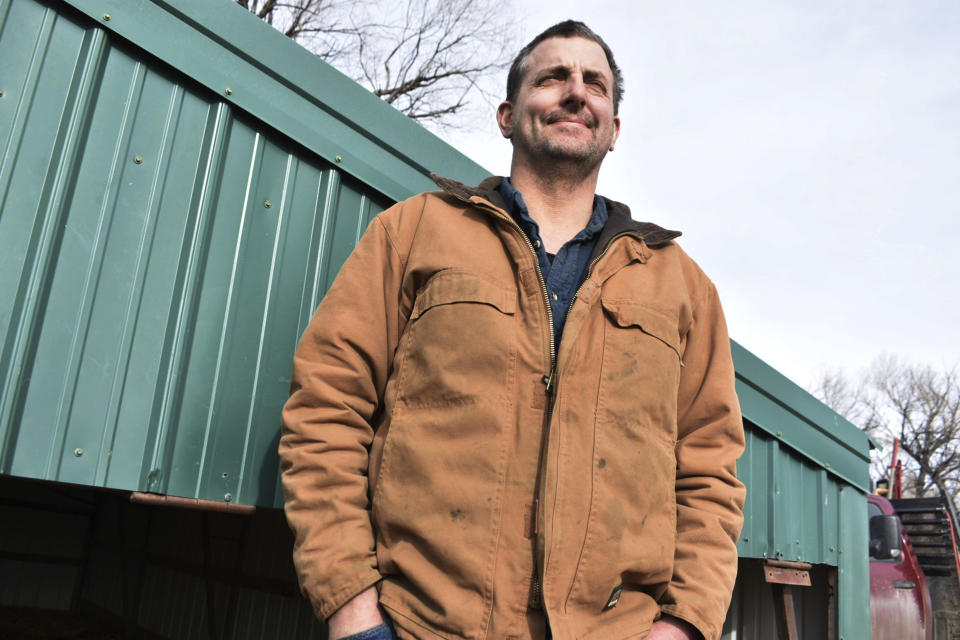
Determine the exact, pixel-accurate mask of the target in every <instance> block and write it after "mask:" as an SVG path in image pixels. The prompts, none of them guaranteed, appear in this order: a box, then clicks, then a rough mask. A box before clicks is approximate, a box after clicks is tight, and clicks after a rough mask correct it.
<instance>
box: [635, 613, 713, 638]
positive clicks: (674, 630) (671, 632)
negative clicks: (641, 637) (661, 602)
mask: <svg viewBox="0 0 960 640" xmlns="http://www.w3.org/2000/svg"><path fill="white" fill-rule="evenodd" d="M702 638H703V636H701V635H700V632H699V631H697V629H696V628H695V627H694V626H693V625H692V624H690V623H689V622H686V621H684V620H681V619H680V618H674V617H673V616H668V615H664V616H663V617H662V618H660V619H659V620H657V621H656V622H654V623H653V628H652V629H650V633H649V635H647V640H702Z"/></svg>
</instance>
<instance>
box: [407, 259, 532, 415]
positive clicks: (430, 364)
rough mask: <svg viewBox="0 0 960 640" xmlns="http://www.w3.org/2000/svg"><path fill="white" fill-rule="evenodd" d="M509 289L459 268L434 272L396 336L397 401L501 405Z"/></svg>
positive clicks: (510, 319)
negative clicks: (403, 330) (403, 326)
mask: <svg viewBox="0 0 960 640" xmlns="http://www.w3.org/2000/svg"><path fill="white" fill-rule="evenodd" d="M516 310H517V291H516V288H515V287H514V286H513V285H512V284H511V285H504V284H499V283H495V282H493V281H490V280H488V279H486V278H484V277H482V276H479V275H477V274H474V273H470V272H467V271H462V270H456V269H447V270H443V271H440V272H438V273H436V274H434V275H433V276H432V277H431V278H430V279H429V280H428V281H427V283H426V284H425V285H424V287H423V288H422V289H421V290H420V292H419V294H418V295H417V298H416V300H415V301H414V305H413V310H412V312H411V314H410V319H409V320H408V321H407V326H406V330H405V332H404V334H403V336H402V338H401V340H400V345H399V353H398V358H397V361H398V362H399V367H398V373H397V375H398V383H397V404H398V406H402V407H407V408H419V407H442V406H449V405H457V404H473V403H478V402H488V403H491V402H492V403H501V404H502V403H506V404H509V403H510V401H511V398H512V395H513V393H512V392H513V382H514V375H515V373H514V370H515V360H516Z"/></svg>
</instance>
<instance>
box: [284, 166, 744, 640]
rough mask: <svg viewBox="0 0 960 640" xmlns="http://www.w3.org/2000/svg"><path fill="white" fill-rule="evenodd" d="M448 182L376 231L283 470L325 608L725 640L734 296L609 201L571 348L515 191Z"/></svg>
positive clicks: (475, 628)
mask: <svg viewBox="0 0 960 640" xmlns="http://www.w3.org/2000/svg"><path fill="white" fill-rule="evenodd" d="M436 179H437V182H438V184H439V185H440V186H441V188H442V191H437V192H430V193H425V194H421V195H418V196H415V197H413V198H410V199H409V200H407V201H405V202H402V203H399V204H397V205H395V206H393V207H391V208H390V209H388V210H387V211H385V212H383V213H382V214H380V215H379V216H377V217H376V218H375V219H374V221H373V222H372V223H371V224H370V227H369V228H368V230H367V232H366V234H365V235H364V237H363V238H362V240H361V241H360V243H359V244H358V246H357V247H356V250H355V251H354V252H353V254H352V255H351V256H350V258H349V259H348V260H347V262H346V263H345V265H344V266H343V268H342V269H341V271H340V273H339V275H338V276H337V278H336V281H335V282H334V284H333V286H332V287H331V289H330V291H329V293H328V294H327V295H326V297H325V298H324V300H323V302H322V303H321V304H320V306H319V308H318V309H317V311H316V314H315V315H314V317H313V319H312V321H311V322H310V325H309V326H308V328H307V330H306V332H305V333H304V335H303V338H302V340H301V342H300V345H299V347H298V349H297V352H296V355H295V357H294V367H293V381H292V393H291V396H290V399H289V401H288V402H287V404H286V406H285V407H284V412H283V435H282V438H281V441H280V456H281V464H282V470H283V486H284V490H285V495H286V513H287V518H288V521H289V523H290V525H291V527H292V528H293V530H294V532H295V536H296V542H295V549H294V561H295V565H296V567H297V571H298V574H299V577H300V582H301V587H302V589H303V591H304V593H305V594H306V595H307V596H308V597H309V598H310V600H311V602H312V603H313V606H314V608H315V611H316V613H317V615H318V616H320V617H322V618H327V617H329V616H330V615H331V614H332V613H333V612H334V611H336V610H337V609H338V608H339V607H340V606H342V605H343V604H344V603H345V602H346V601H348V600H349V599H350V598H352V597H353V596H355V595H357V594H358V593H359V592H361V591H362V590H364V589H365V588H367V587H369V586H371V585H374V584H378V585H379V589H380V602H381V605H382V606H383V607H384V609H385V610H386V612H387V613H388V614H389V615H390V616H391V617H392V619H393V621H394V623H395V625H396V627H397V631H398V634H399V635H400V637H402V638H476V639H481V638H490V639H494V638H496V639H500V638H513V639H521V638H523V639H525V638H531V637H533V636H534V635H535V634H536V633H537V629H536V628H535V625H533V626H532V625H531V623H530V620H531V616H530V615H529V611H530V609H529V608H530V606H531V605H533V606H534V607H542V613H543V614H545V615H546V618H547V619H548V620H549V624H550V627H551V630H552V634H553V637H554V638H556V639H557V640H572V639H574V638H584V639H591V638H596V639H603V640H617V639H625V638H643V637H644V636H645V635H646V634H647V633H648V631H649V629H650V626H651V625H652V623H653V621H654V620H655V619H656V618H657V617H659V616H660V615H661V613H669V614H671V615H674V616H677V617H679V618H683V619H685V620H687V621H689V622H691V623H692V624H693V625H694V626H696V627H697V628H698V629H699V630H700V631H701V632H702V633H703V635H704V637H705V638H706V639H707V640H716V639H717V638H718V637H719V635H720V630H721V625H722V623H723V620H724V616H725V613H726V609H727V606H728V604H729V599H730V594H731V590H732V587H733V582H734V579H735V575H736V566H737V552H736V546H735V540H736V538H737V536H738V534H739V531H740V527H741V524H742V520H743V516H742V506H743V500H744V489H743V485H742V484H741V483H739V482H738V481H737V479H736V464H735V463H736V459H737V458H738V456H739V455H740V453H741V452H742V450H743V426H742V423H741V418H740V413H739V405H738V402H737V397H736V394H735V392H734V372H733V365H732V362H731V358H730V346H729V341H728V338H727V332H726V326H725V323H724V319H723V314H722V311H721V308H720V303H719V300H718V298H717V293H716V290H715V288H714V286H713V284H712V283H711V282H710V280H708V279H707V277H706V276H705V275H704V274H703V272H702V271H701V270H700V269H699V268H698V267H697V265H696V264H695V263H694V262H693V261H692V260H691V259H690V258H689V257H688V256H687V255H686V254H685V253H684V252H683V251H682V250H681V249H680V247H679V246H678V245H677V244H676V243H674V242H673V239H674V238H675V237H676V236H678V235H679V233H677V232H671V231H667V230H665V229H662V228H660V227H657V226H656V225H653V224H649V223H638V222H634V221H633V220H632V219H631V218H630V215H629V210H627V208H626V207H625V206H623V205H621V204H619V203H615V202H612V201H608V202H607V206H608V210H609V212H610V219H609V220H608V223H607V226H606V227H605V228H604V231H603V233H602V236H601V238H600V240H599V241H598V243H597V245H598V248H597V251H596V252H595V253H596V255H595V257H594V258H593V260H592V263H591V267H590V269H589V275H588V277H587V278H586V280H585V281H584V283H583V285H582V286H581V288H580V290H579V292H578V294H577V296H576V298H575V299H574V302H573V303H572V305H571V307H570V310H569V314H568V317H567V321H566V326H565V329H564V332H563V340H562V342H561V343H560V344H559V345H554V344H553V340H552V330H551V322H550V318H549V313H550V312H549V305H548V303H547V299H546V296H547V292H546V291H545V289H544V285H543V281H542V278H541V277H540V273H539V269H538V266H537V262H536V259H535V256H534V253H533V251H532V248H531V246H530V244H529V240H527V239H526V237H525V236H524V234H523V233H522V232H521V230H520V228H519V227H518V226H517V225H516V223H515V222H514V221H513V220H512V218H511V217H510V216H509V215H508V214H507V213H506V212H505V211H504V210H503V209H502V208H501V207H500V206H498V205H501V204H502V200H501V199H500V197H499V193H498V192H497V186H498V184H499V182H498V181H499V179H498V178H494V179H490V180H488V181H485V182H484V183H482V184H481V185H480V186H479V187H477V188H476V189H473V188H469V187H466V186H464V185H461V184H459V183H456V182H453V181H450V180H445V179H442V178H436ZM539 613H540V612H538V614H539ZM540 619H541V620H542V616H541V618H540Z"/></svg>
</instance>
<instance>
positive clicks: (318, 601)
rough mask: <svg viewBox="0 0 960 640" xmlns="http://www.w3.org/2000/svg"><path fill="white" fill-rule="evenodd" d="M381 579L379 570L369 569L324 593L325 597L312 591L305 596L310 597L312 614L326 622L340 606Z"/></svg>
mask: <svg viewBox="0 0 960 640" xmlns="http://www.w3.org/2000/svg"><path fill="white" fill-rule="evenodd" d="M382 579H383V576H381V575H380V572H379V571H377V570H376V569H369V570H367V571H364V572H363V573H362V574H360V575H358V576H356V577H355V578H354V579H353V580H351V581H350V582H348V583H346V584H345V585H342V586H341V587H340V588H339V589H337V590H336V591H333V592H330V593H327V594H324V596H325V597H323V598H320V597H319V596H318V595H316V594H313V593H307V597H308V598H309V599H310V604H311V606H313V613H314V615H316V616H317V618H319V619H320V620H323V621H324V622H326V621H327V620H328V619H329V618H330V616H332V615H333V614H334V613H336V612H337V610H338V609H340V607H342V606H343V605H345V604H347V603H348V602H350V601H351V600H353V599H354V598H355V597H357V596H358V595H360V594H361V593H362V592H363V591H365V590H366V589H368V588H369V587H372V586H373V585H375V584H377V583H378V582H380V580H382Z"/></svg>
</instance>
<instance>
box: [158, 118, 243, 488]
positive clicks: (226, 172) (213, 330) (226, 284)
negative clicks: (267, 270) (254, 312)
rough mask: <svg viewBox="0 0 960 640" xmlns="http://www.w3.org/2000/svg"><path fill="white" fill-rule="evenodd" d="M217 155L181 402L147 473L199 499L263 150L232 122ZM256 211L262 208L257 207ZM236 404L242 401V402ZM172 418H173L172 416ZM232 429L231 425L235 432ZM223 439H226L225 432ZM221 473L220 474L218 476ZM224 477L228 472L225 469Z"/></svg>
mask: <svg viewBox="0 0 960 640" xmlns="http://www.w3.org/2000/svg"><path fill="white" fill-rule="evenodd" d="M225 126H227V127H229V132H228V134H227V139H226V142H225V146H224V151H223V161H222V166H221V167H219V171H218V172H217V174H216V175H212V176H210V177H211V183H208V185H207V188H208V189H211V190H215V193H213V194H211V196H212V200H211V203H210V204H211V206H212V208H211V210H210V212H209V214H210V215H209V218H208V219H207V220H205V221H204V222H205V223H206V228H205V229H202V231H203V232H204V233H203V234H198V237H197V238H196V242H197V243H198V246H197V247H196V254H197V257H198V260H197V262H196V263H195V264H194V268H195V269H197V271H198V273H197V276H196V277H197V278H198V282H197V286H196V288H195V289H193V290H192V291H191V294H192V298H193V299H192V300H190V301H189V302H188V304H189V305H190V306H192V307H193V309H192V313H191V314H190V316H189V317H185V318H184V319H183V320H184V321H185V322H188V323H189V328H188V329H187V334H188V335H189V338H188V343H187V347H186V348H187V351H188V353H187V357H186V358H185V362H184V363H183V370H182V371H181V376H182V378H181V380H180V384H181V385H182V387H181V389H180V393H181V394H182V403H180V405H179V414H178V415H177V416H175V418H174V419H172V420H171V424H170V428H169V429H168V430H166V431H165V433H164V434H163V437H164V445H163V447H161V448H166V447H169V451H170V453H169V457H168V458H166V459H164V460H160V461H158V462H159V465H158V466H156V467H154V469H152V470H151V473H153V474H154V480H153V481H152V482H151V483H150V486H151V490H153V491H160V492H163V493H170V494H173V495H182V496H193V497H199V496H198V492H199V490H200V487H201V485H202V484H203V473H204V467H205V464H206V462H207V461H206V460H205V458H204V456H205V454H206V453H207V452H208V451H209V446H210V440H211V438H215V437H216V436H215V435H214V434H212V430H213V428H214V426H215V424H216V423H217V420H218V418H219V416H218V415H217V413H216V411H217V409H218V408H219V404H218V403H222V402H226V400H224V399H222V398H218V390H219V387H218V383H217V374H218V372H219V371H220V370H221V368H222V366H223V362H222V358H223V357H224V355H225V354H224V344H225V340H226V339H227V338H228V336H229V333H230V330H231V328H232V327H231V324H230V322H231V317H230V316H231V311H233V309H232V308H231V297H232V295H233V293H234V290H233V288H232V283H233V281H234V276H235V271H236V269H237V268H239V265H238V264H237V260H238V258H239V257H240V254H239V251H240V249H242V247H243V246H244V240H245V238H244V235H243V233H242V231H243V225H244V217H245V216H247V215H252V213H251V212H249V211H248V210H247V201H248V195H249V189H251V188H252V187H253V186H254V185H253V179H254V178H255V176H256V175H257V174H256V172H255V170H256V167H257V163H258V160H259V157H260V149H261V148H262V142H261V136H260V134H258V133H257V132H256V131H255V130H253V129H251V128H250V127H249V126H247V125H245V124H243V123H241V122H239V121H236V120H230V121H228V122H227V123H226V124H225ZM260 207H261V209H262V202H261V205H260ZM237 400H238V401H239V402H241V403H242V402H243V401H244V398H243V396H238V398H237ZM172 418H173V416H172ZM237 428H238V425H230V426H229V430H230V433H231V434H233V433H234V431H235V430H236V429H237ZM222 437H224V438H226V437H228V434H223V436H222ZM221 473H223V472H221ZM227 473H230V472H229V471H227ZM224 480H225V482H224V484H223V485H222V486H223V487H224V492H221V493H220V494H219V495H218V496H217V497H216V499H218V500H222V499H223V495H224V493H225V492H226V490H228V488H229V484H228V483H232V482H235V480H236V479H235V478H232V477H228V478H226V479H224Z"/></svg>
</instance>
